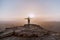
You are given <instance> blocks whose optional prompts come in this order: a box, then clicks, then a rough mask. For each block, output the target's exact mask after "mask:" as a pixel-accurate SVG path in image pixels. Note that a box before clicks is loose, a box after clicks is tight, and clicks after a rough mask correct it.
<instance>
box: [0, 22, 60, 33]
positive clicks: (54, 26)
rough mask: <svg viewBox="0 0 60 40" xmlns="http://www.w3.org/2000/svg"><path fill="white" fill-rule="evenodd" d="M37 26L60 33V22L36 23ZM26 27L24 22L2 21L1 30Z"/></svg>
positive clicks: (0, 23)
mask: <svg viewBox="0 0 60 40" xmlns="http://www.w3.org/2000/svg"><path fill="white" fill-rule="evenodd" d="M35 23H36V24H39V25H41V26H42V27H44V28H45V29H48V30H52V31H57V32H60V31H59V30H60V22H56V21H50V22H35ZM20 25H24V23H23V22H17V21H0V28H1V27H2V28H3V27H4V28H5V27H15V26H20Z"/></svg>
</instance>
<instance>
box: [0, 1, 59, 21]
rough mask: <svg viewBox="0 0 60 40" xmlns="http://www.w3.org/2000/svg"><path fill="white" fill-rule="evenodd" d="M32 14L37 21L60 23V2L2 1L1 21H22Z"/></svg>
mask: <svg viewBox="0 0 60 40" xmlns="http://www.w3.org/2000/svg"><path fill="white" fill-rule="evenodd" d="M30 13H32V14H34V15H35V19H41V20H43V21H60V0H0V21H2V20H3V21H12V20H21V19H24V18H26V17H27V16H28V14H30ZM41 20H40V21H41Z"/></svg>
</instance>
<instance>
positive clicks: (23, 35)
mask: <svg viewBox="0 0 60 40" xmlns="http://www.w3.org/2000/svg"><path fill="white" fill-rule="evenodd" d="M47 31H48V30H45V29H44V28H42V27H40V26H39V25H35V24H31V25H30V26H29V27H28V26H27V25H24V26H22V27H14V28H8V29H6V30H5V31H4V32H2V33H1V34H0V40H59V39H60V36H57V35H51V34H49V33H48V32H47Z"/></svg>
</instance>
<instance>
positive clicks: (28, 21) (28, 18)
mask: <svg viewBox="0 0 60 40" xmlns="http://www.w3.org/2000/svg"><path fill="white" fill-rule="evenodd" d="M25 19H27V20H28V26H29V25H30V17H28V18H25Z"/></svg>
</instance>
